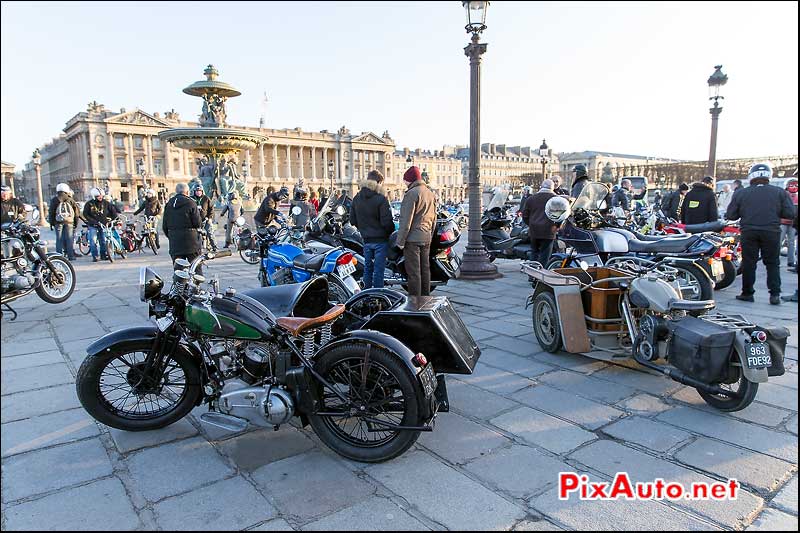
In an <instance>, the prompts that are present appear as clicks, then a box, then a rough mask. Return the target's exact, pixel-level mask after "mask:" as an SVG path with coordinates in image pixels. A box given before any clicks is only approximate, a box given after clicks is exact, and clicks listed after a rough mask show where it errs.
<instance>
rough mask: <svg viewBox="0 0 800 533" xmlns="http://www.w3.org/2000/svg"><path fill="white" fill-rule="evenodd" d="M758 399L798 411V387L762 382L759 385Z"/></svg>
mask: <svg viewBox="0 0 800 533" xmlns="http://www.w3.org/2000/svg"><path fill="white" fill-rule="evenodd" d="M756 400H758V401H759V402H763V403H768V404H771V405H776V406H778V407H782V408H784V409H791V410H792V411H794V412H797V390H796V389H790V388H788V387H781V386H780V385H774V384H772V383H762V384H760V385H759V386H758V394H756Z"/></svg>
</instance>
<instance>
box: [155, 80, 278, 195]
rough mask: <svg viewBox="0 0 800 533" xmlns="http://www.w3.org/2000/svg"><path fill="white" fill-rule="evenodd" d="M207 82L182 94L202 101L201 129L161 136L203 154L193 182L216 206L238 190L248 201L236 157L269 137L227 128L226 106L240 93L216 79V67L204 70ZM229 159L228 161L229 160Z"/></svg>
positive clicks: (194, 84)
mask: <svg viewBox="0 0 800 533" xmlns="http://www.w3.org/2000/svg"><path fill="white" fill-rule="evenodd" d="M203 74H205V76H206V79H205V80H201V81H197V82H195V83H193V84H191V85H190V86H188V87H186V88H185V89H184V90H183V92H184V93H186V94H189V95H191V96H198V97H200V98H202V99H203V107H202V110H201V114H200V120H199V123H200V127H197V128H172V129H168V130H164V131H162V132H160V133H159V134H158V136H159V137H160V138H161V139H162V140H163V141H165V142H170V143H172V144H173V145H175V146H177V147H178V148H184V149H187V150H191V151H193V152H196V153H198V154H200V156H201V157H200V158H198V159H197V160H196V161H197V177H195V178H193V179H192V183H201V184H202V185H203V189H204V190H205V191H206V194H207V195H208V196H209V197H210V198H211V199H212V200H213V199H216V201H217V205H220V204H221V203H222V202H224V201H225V199H226V197H227V195H228V193H229V192H232V191H237V192H238V193H239V196H240V197H241V198H243V199H249V196H248V195H247V193H246V189H245V182H244V180H243V179H242V178H241V177H240V175H239V171H238V168H237V164H236V159H235V158H234V157H233V155H234V154H235V153H236V152H238V151H240V150H252V149H254V148H256V147H257V146H259V145H260V144H262V143H264V142H265V141H266V140H267V137H266V136H264V135H260V134H258V133H253V132H250V131H247V130H239V129H234V128H228V127H227V123H226V117H227V112H226V110H225V104H226V102H227V100H228V98H233V97H235V96H239V95H241V94H242V93H240V92H239V91H238V90H236V89H235V88H233V87H232V86H231V85H229V84H227V83H225V82H222V81H219V80H217V77H218V76H219V72H218V71H217V69H216V68H214V66H213V65H208V67H206V69H205V71H203ZM226 156H227V160H226Z"/></svg>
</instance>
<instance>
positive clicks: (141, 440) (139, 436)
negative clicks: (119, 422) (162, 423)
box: [108, 418, 197, 453]
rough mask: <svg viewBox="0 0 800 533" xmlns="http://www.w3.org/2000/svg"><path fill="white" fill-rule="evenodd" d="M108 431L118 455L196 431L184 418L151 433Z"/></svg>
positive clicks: (194, 433) (109, 429)
mask: <svg viewBox="0 0 800 533" xmlns="http://www.w3.org/2000/svg"><path fill="white" fill-rule="evenodd" d="M108 431H109V433H111V438H112V439H114V444H116V446H117V449H118V450H119V451H120V453H128V452H131V451H133V450H138V449H140V448H147V447H149V446H155V445H157V444H163V443H165V442H170V441H173V440H178V439H183V438H186V437H191V436H192V435H196V434H197V429H196V428H195V427H194V426H193V425H192V424H191V423H190V422H189V420H188V419H186V418H183V419H181V420H178V421H177V422H175V423H174V424H170V425H169V426H167V427H165V428H161V429H155V430H152V431H123V430H121V429H116V428H108Z"/></svg>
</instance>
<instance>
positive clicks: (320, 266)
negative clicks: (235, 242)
mask: <svg viewBox="0 0 800 533" xmlns="http://www.w3.org/2000/svg"><path fill="white" fill-rule="evenodd" d="M279 223H280V225H281V226H280V227H276V226H270V227H268V228H266V232H265V233H266V235H264V238H265V244H266V246H264V247H263V248H262V249H265V252H266V253H265V254H264V253H262V257H261V266H260V267H259V272H258V279H259V281H260V282H261V286H262V287H268V286H270V287H274V286H276V285H286V284H290V283H303V282H305V281H308V280H310V279H311V278H312V277H314V276H319V275H323V276H325V277H327V278H328V292H329V300H330V301H331V302H333V303H345V302H347V300H349V299H350V298H351V297H352V296H354V295H355V294H356V293H358V292H359V291H360V290H361V289H360V287H359V285H358V282H356V280H355V279H353V274H354V273H355V271H356V264H357V259H356V258H355V256H354V255H353V254H352V253H351V252H349V251H348V250H345V249H344V248H342V247H341V246H338V247H334V248H330V249H328V250H324V251H321V252H320V253H314V252H313V251H312V250H311V249H310V248H305V247H304V246H298V244H300V245H302V244H304V243H303V242H302V241H300V242H298V241H296V240H294V239H288V238H287V237H289V234H288V231H287V230H288V228H287V227H286V223H285V221H284V220H282V219H279Z"/></svg>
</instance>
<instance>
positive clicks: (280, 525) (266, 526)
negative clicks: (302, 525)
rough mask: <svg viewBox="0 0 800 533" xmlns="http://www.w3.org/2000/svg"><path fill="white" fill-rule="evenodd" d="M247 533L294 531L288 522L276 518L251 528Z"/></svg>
mask: <svg viewBox="0 0 800 533" xmlns="http://www.w3.org/2000/svg"><path fill="white" fill-rule="evenodd" d="M247 531H294V529H293V528H292V526H290V525H289V522H287V521H286V520H284V519H283V518H276V519H275V520H270V521H269V522H265V523H263V524H261V525H260V526H256V527H251V528H250V529H248V530H247Z"/></svg>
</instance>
